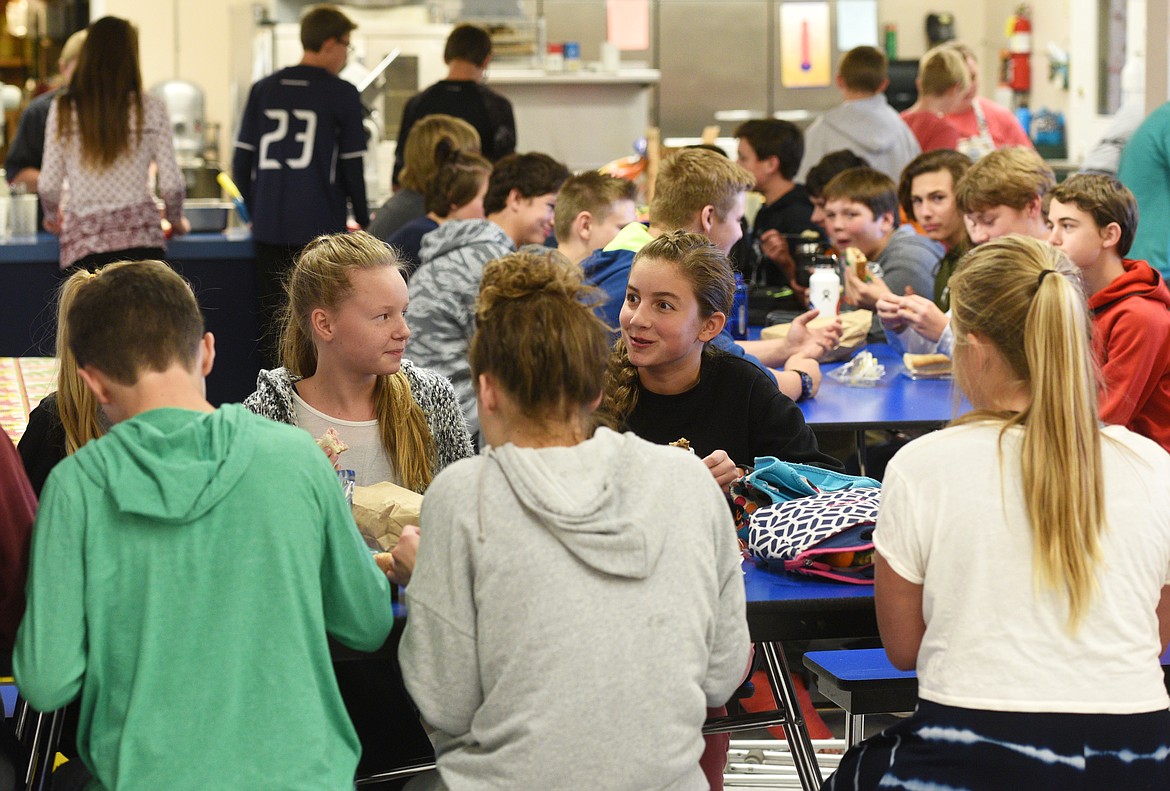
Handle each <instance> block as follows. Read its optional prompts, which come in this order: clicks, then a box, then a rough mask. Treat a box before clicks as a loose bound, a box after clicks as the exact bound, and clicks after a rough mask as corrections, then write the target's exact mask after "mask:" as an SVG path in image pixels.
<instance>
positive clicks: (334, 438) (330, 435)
mask: <svg viewBox="0 0 1170 791" xmlns="http://www.w3.org/2000/svg"><path fill="white" fill-rule="evenodd" d="M317 447H319V448H320V449H321V450H323V451H325V452H326V453H332V454H334V455H337V454H339V453H344V452H345V451H347V450H349V445H346V444H345V442H344V440H342V439H341V436H340V435H339V434H338V433H337V429H335V428H333V427H332V426H330V427H329V430H328V431H326V432H325V433H324V434H322V435H321V436H319V437H317Z"/></svg>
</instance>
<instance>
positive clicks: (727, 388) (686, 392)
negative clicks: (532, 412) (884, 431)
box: [604, 231, 841, 486]
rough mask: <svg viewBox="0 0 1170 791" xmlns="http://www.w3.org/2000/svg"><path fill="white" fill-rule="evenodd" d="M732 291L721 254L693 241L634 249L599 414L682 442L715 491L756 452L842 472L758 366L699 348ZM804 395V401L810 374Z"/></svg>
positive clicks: (673, 238) (723, 316)
mask: <svg viewBox="0 0 1170 791" xmlns="http://www.w3.org/2000/svg"><path fill="white" fill-rule="evenodd" d="M734 290H735V281H734V279H733V276H732V274H731V267H730V264H729V263H728V260H727V257H726V255H724V254H723V253H722V252H720V251H719V250H718V249H716V248H715V247H714V246H713V245H712V244H711V243H710V242H709V241H708V240H707V239H706V238H704V237H702V236H699V235H697V234H690V233H685V232H682V231H678V232H672V233H666V234H663V235H661V236H659V237H658V238H657V239H655V240H654V241H652V242H651V243H649V244H648V245H646V246H645V247H643V248H642V250H641V251H640V252H639V253H638V256H637V257H636V258H635V259H634V265H633V268H632V269H631V271H630V280H629V285H628V286H627V288H626V298H625V302H624V304H623V305H622V310H621V315H620V319H619V323H620V324H621V332H622V337H621V339H620V340H619V341H618V343H617V345H616V346H615V351H614V354H613V356H612V357H611V359H610V366H609V372H608V376H607V381H606V393H605V405H604V410H605V414H606V415H607V417H608V419H609V420H610V421H611V422H613V423H615V424H616V425H618V426H620V427H621V428H624V429H626V430H629V431H633V432H634V433H635V434H637V435H638V436H640V437H643V438H644V439H648V440H650V441H652V442H659V443H664V444H665V443H669V442H674V441H676V440H679V439H682V438H685V439H687V440H688V442H689V443H690V446H691V447H692V448H693V449H694V451H695V452H696V453H697V454H698V455H699V456H700V457H701V458H702V459H703V461H704V463H706V465H707V467H708V468H709V469H710V470H711V473H712V475H714V476H715V479H716V480H717V481H718V482H719V484H720V485H721V486H726V485H727V484H728V483H730V482H731V481H732V480H733V479H734V478H735V476H736V467H737V466H739V467H743V466H751V465H752V464H754V463H755V459H756V457H757V456H775V457H777V458H779V459H782V460H784V461H791V462H800V463H804V464H815V465H818V466H822V467H827V468H830V469H838V470H839V469H841V464H840V462H838V461H837V460H836V459H834V458H832V457H831V456H828V455H826V454H824V453H821V452H820V450H819V449H818V448H817V441H816V438H815V437H814V436H813V433H812V430H811V429H809V427H808V426H807V425H806V424H805V422H804V415H803V414H802V413H801V411H800V408H799V407H797V406H796V404H795V403H794V402H793V401H792V400H791V399H789V398H788V397H787V396H785V395H784V394H783V393H781V392H780V391H779V390H777V389H776V385H775V384H773V383H772V382H771V380H769V379H768V378H767V377H766V376H765V375H764V374H763V373H761V372H760V371H759V369H758V368H756V367H755V366H754V365H752V364H751V363H748V362H746V361H744V360H741V359H739V358H736V357H732V356H730V355H724V354H720V353H718V352H717V351H715V350H713V349H712V350H708V349H707V342H708V341H710V340H711V339H712V338H714V337H715V336H716V335H718V334H719V332H720V331H721V330H722V329H723V324H724V322H725V321H726V320H727V314H728V313H729V312H730V310H731V303H732V297H733V295H734ZM802 378H803V377H802ZM804 390H805V393H806V396H805V397H807V394H808V393H811V390H812V381H811V378H809V379H808V380H806V381H805V387H804Z"/></svg>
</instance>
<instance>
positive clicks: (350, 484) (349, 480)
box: [337, 470, 357, 508]
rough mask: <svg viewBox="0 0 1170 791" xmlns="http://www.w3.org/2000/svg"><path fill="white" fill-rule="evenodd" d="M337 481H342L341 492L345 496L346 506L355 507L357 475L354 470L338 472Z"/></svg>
mask: <svg viewBox="0 0 1170 791" xmlns="http://www.w3.org/2000/svg"><path fill="white" fill-rule="evenodd" d="M337 480H339V481H341V492H342V494H344V495H345V502H346V504H347V505H348V506H349V507H350V508H352V507H353V489H354V485H355V482H356V481H357V473H356V472H354V471H353V470H338V471H337Z"/></svg>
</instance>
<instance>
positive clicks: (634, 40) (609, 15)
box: [605, 0, 650, 51]
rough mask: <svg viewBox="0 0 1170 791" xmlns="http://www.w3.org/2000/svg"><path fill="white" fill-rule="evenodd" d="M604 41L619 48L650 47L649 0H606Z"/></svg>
mask: <svg viewBox="0 0 1170 791" xmlns="http://www.w3.org/2000/svg"><path fill="white" fill-rule="evenodd" d="M605 22H606V36H605V38H606V41H608V42H609V43H610V44H613V45H614V46H615V47H617V48H618V49H620V50H626V51H629V50H646V49H650V0H606V3H605Z"/></svg>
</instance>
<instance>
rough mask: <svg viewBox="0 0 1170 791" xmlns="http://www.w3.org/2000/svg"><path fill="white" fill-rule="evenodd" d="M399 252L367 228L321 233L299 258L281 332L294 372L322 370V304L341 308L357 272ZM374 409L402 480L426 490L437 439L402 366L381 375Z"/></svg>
mask: <svg viewBox="0 0 1170 791" xmlns="http://www.w3.org/2000/svg"><path fill="white" fill-rule="evenodd" d="M400 266H401V262H400V261H399V259H398V255H397V253H395V252H394V251H393V250H392V249H391V248H389V247H387V246H386V245H385V244H383V243H382V242H381V241H379V240H378V239H376V238H374V237H373V236H370V235H369V234H367V233H364V232H360V231H359V232H357V233H339V234H332V235H328V236H318V237H317V238H316V239H314V240H313V241H311V242H309V244H308V245H306V246H305V249H304V250H303V251H302V252H301V254H300V255H299V256H298V257H297V260H296V264H295V266H294V267H293V270H292V273H291V275H290V276H289V280H288V284H287V286H286V291H287V293H288V306H287V307H286V308H285V310H284V314H285V316H284V322H283V324H284V326H283V329H282V331H281V335H280V346H279V348H280V359H281V363H282V364H283V365H284V367H285V368H287V369H288V370H289V372H290V373H291V374H293V375H294V376H312V375H313V374H314V373H315V372H316V370H317V347H316V345H315V344H314V343H313V330H312V325H311V319H310V316H311V315H312V313H313V311H314V310H316V309H317V308H325V309H327V310H332V309H335V308H337V306H339V305H340V304H341V303H342V302H343V301H344V300H345V299H346V298H348V297H349V296H350V294H352V293H353V285H352V282H351V280H350V274H351V273H352V272H355V271H358V270H363V269H367V270H368V269H378V268H381V267H394V268H395V269H399V268H400ZM374 410H375V412H376V413H377V415H378V428H379V431H380V433H381V437H382V446H383V447H384V448H385V449H386V455H387V456H388V457H389V459H390V462H391V463H392V464H393V465H394V471H395V472H396V473H397V474H398V477H399V479H400V480H401V481H402V485H403V486H405V487H407V488H409V489H413V490H415V491H417V492H421V491H423V490H424V489H426V488H427V486H428V485H429V484H430V482H431V479H432V478H433V477H434V470H435V467H436V466H437V464H438V453H437V450H436V447H435V438H434V436H432V434H431V429H430V426H428V425H427V419H426V415H424V414H423V411H422V408H421V407H420V406H419V405H418V402H417V401H415V400H414V395H413V394H412V393H411V391H410V381H409V380H408V379H407V378H406V374H405V373H404V372H403V371H399V372H398V373H396V374H390V375H386V376H379V377H378V378H377V381H376V383H375V385H374Z"/></svg>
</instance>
